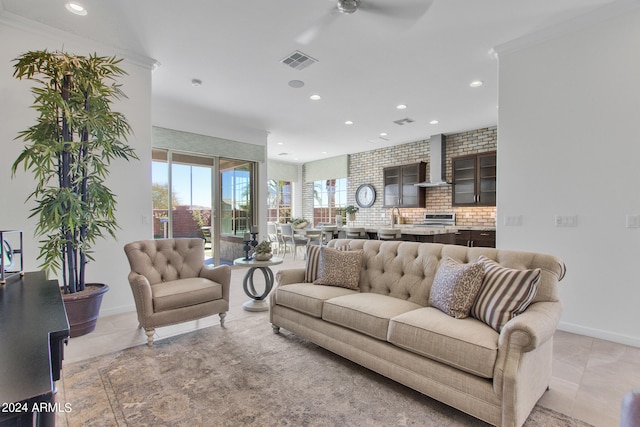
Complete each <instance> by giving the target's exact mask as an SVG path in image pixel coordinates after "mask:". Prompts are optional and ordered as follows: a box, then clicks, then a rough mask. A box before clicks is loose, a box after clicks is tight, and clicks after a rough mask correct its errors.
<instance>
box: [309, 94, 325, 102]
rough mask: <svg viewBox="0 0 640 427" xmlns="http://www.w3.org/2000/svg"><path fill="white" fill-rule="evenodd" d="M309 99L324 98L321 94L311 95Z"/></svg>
mask: <svg viewBox="0 0 640 427" xmlns="http://www.w3.org/2000/svg"><path fill="white" fill-rule="evenodd" d="M309 99H311V100H312V101H318V100H319V99H322V98H321V97H320V95H311V96H310V97H309Z"/></svg>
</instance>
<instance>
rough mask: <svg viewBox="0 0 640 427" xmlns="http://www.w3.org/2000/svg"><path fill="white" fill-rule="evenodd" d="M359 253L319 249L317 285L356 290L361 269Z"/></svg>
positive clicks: (360, 255)
mask: <svg viewBox="0 0 640 427" xmlns="http://www.w3.org/2000/svg"><path fill="white" fill-rule="evenodd" d="M362 254H363V252H362V251H361V250H360V251H341V250H337V249H331V248H325V247H321V248H320V262H319V264H318V278H317V279H316V280H314V282H313V283H315V284H317V285H328V286H340V287H343V288H348V289H358V285H359V282H360V270H361V268H362Z"/></svg>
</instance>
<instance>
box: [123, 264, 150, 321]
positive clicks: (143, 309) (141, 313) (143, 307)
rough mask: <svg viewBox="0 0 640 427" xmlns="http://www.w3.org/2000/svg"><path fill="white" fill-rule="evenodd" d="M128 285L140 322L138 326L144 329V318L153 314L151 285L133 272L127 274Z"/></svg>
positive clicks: (143, 277)
mask: <svg viewBox="0 0 640 427" xmlns="http://www.w3.org/2000/svg"><path fill="white" fill-rule="evenodd" d="M129 284H130V285H131V291H132V292H133V299H134V301H135V303H136V308H137V310H136V311H137V312H138V322H140V326H142V327H145V326H146V318H147V317H149V316H151V315H152V314H153V295H152V293H151V284H150V283H149V280H148V279H147V278H146V277H145V276H143V275H142V274H138V273H134V272H131V273H129Z"/></svg>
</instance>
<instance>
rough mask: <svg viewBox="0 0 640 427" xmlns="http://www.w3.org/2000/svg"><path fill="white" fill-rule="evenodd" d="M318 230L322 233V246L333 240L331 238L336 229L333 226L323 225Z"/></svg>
mask: <svg viewBox="0 0 640 427" xmlns="http://www.w3.org/2000/svg"><path fill="white" fill-rule="evenodd" d="M320 230H321V231H322V237H323V239H322V240H323V244H327V243H329V241H330V240H332V239H333V236H335V233H336V231H337V230H338V227H337V226H335V225H323V226H321V227H320Z"/></svg>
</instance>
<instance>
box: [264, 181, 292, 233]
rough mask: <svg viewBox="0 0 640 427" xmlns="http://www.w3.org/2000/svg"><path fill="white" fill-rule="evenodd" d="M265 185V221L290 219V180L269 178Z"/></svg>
mask: <svg viewBox="0 0 640 427" xmlns="http://www.w3.org/2000/svg"><path fill="white" fill-rule="evenodd" d="M267 187H268V189H269V193H268V195H267V221H270V222H280V223H286V222H289V221H291V182H290V181H276V180H275V179H270V180H268V181H267Z"/></svg>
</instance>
